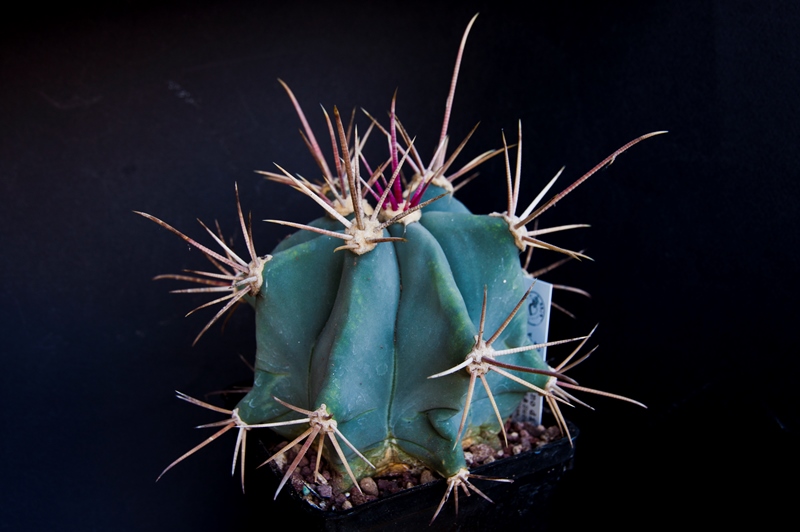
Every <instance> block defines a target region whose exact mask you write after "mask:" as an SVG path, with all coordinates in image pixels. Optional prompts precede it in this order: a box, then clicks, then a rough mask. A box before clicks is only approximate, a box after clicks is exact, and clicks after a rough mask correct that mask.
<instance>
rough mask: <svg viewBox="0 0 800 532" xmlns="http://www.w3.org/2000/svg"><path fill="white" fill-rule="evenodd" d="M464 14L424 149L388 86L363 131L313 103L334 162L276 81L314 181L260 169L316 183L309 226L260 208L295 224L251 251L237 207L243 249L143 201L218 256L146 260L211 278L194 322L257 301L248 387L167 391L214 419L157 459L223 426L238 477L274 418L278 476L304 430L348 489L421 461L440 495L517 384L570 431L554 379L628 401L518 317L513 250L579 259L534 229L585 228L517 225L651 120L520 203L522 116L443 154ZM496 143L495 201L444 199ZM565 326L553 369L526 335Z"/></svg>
mask: <svg viewBox="0 0 800 532" xmlns="http://www.w3.org/2000/svg"><path fill="white" fill-rule="evenodd" d="M474 20H475V19H474V18H473V20H472V21H471V22H470V25H469V26H468V27H467V30H466V32H465V34H464V37H463V39H462V42H461V46H460V48H459V52H458V57H457V60H456V68H455V71H454V74H453V82H452V84H451V90H450V93H449V96H448V99H447V103H446V110H445V120H444V124H443V127H442V133H441V137H440V140H439V143H438V145H437V146H435V149H434V151H433V156H432V159H431V162H430V163H429V164H427V165H426V164H425V163H424V162H423V160H422V158H421V156H420V153H419V152H418V151H417V148H416V147H415V146H414V143H413V140H412V139H411V138H410V137H409V135H408V133H407V132H406V131H405V129H403V127H402V125H401V124H400V122H399V120H398V119H397V116H396V114H395V101H394V99H393V100H392V103H391V112H390V114H389V124H388V125H387V126H383V125H381V124H380V123H379V122H378V121H377V120H375V119H373V118H372V117H371V116H369V115H367V118H368V119H369V121H370V122H369V130H368V131H367V133H366V134H365V135H364V136H359V133H358V129H357V128H356V129H355V132H353V129H352V124H351V127H348V128H347V131H346V130H345V126H344V124H343V123H342V120H341V117H340V116H339V113H338V110H336V109H335V108H334V112H333V115H334V116H333V119H331V118H330V116H329V115H328V114H327V113H325V118H326V120H327V123H328V133H329V136H330V141H331V143H330V145H331V146H332V152H333V154H332V163H333V164H332V165H329V164H328V161H327V160H326V156H325V155H324V154H323V151H322V149H321V148H320V146H319V143H318V142H317V140H316V138H315V136H314V134H313V132H312V130H311V128H310V127H309V126H308V123H307V121H306V119H305V116H304V115H303V112H302V110H301V108H300V105H299V104H298V102H297V100H296V99H295V97H294V95H293V94H292V92H291V90H289V88H288V86H287V85H285V84H284V83H283V82H281V84H282V85H283V87H284V88H285V90H286V91H287V93H288V95H289V97H290V99H291V100H292V103H293V105H294V106H295V109H296V111H297V113H298V115H299V117H300V119H301V122H302V123H303V128H304V129H303V136H304V140H305V141H306V143H307V145H308V146H309V149H310V151H311V153H312V156H313V157H314V159H315V161H316V163H317V166H318V167H319V169H320V171H321V174H322V180H321V181H319V182H312V181H309V180H307V179H305V178H303V177H300V176H294V175H293V174H291V173H289V172H287V171H286V170H283V168H281V167H278V170H279V171H278V172H260V173H262V174H264V175H266V176H267V177H268V178H269V179H271V180H273V181H277V182H280V183H283V184H285V185H288V186H290V187H292V188H294V189H296V190H297V191H299V192H301V193H303V194H305V195H307V196H309V197H310V198H312V199H313V200H314V201H316V202H317V203H318V204H319V205H320V206H321V207H322V208H323V210H324V213H323V214H322V216H321V217H320V218H318V219H316V220H314V221H312V222H310V223H308V224H300V223H296V222H289V221H277V220H267V221H269V222H274V223H279V224H282V225H286V226H289V227H292V228H295V229H297V231H296V232H295V233H293V234H291V235H290V236H288V237H287V238H285V239H284V240H283V241H282V242H281V243H280V244H279V245H278V246H277V247H276V248H275V249H274V250H273V251H272V252H271V253H270V254H269V255H266V256H259V255H257V253H256V251H255V247H254V245H253V241H252V230H251V227H250V224H249V223H246V222H245V217H244V216H243V214H242V211H241V207H239V212H238V214H239V221H240V224H241V228H242V231H243V233H244V236H245V242H246V244H247V251H248V253H249V255H250V260H249V261H248V260H245V259H242V258H241V257H240V256H239V255H237V254H236V253H235V252H234V251H233V250H232V249H230V248H229V247H227V246H226V245H225V243H224V239H223V238H222V236H221V235H218V234H215V233H214V232H212V231H210V230H208V228H207V227H206V230H207V231H208V232H209V233H210V234H211V236H212V238H213V239H214V240H215V241H216V245H218V246H220V247H221V248H222V251H221V252H215V251H212V250H211V249H210V248H208V247H205V246H203V245H202V244H200V243H198V242H197V241H195V240H193V239H192V238H190V237H188V236H185V235H184V234H183V233H181V232H180V231H178V230H177V229H174V228H173V227H171V226H169V225H168V224H167V223H165V222H162V221H161V220H159V219H157V218H155V217H153V216H151V215H148V214H144V213H139V214H142V215H143V216H145V217H147V218H149V219H151V220H153V221H155V222H156V223H158V224H160V225H162V226H163V227H165V228H167V229H169V230H170V231H172V232H173V233H175V234H177V235H178V236H180V237H181V238H183V239H184V240H186V241H187V242H189V243H190V244H192V245H194V246H196V247H198V248H199V249H201V250H202V251H203V252H204V253H206V254H207V255H208V256H209V258H210V259H211V260H212V262H213V263H214V265H215V266H216V267H217V270H218V271H215V272H192V273H193V274H194V275H163V276H159V278H168V279H174V280H181V281H190V282H196V283H199V284H201V285H202V287H200V288H189V289H183V290H177V292H216V293H220V292H221V293H223V295H222V297H219V298H217V299H214V301H212V302H210V303H207V304H205V305H203V306H202V307H205V306H209V305H210V304H211V303H216V302H219V303H222V304H223V305H222V308H221V309H219V311H218V312H217V313H216V315H215V316H214V317H213V318H212V319H211V321H210V322H209V324H208V325H207V326H206V327H205V328H204V329H203V330H202V331H201V333H200V335H202V334H203V332H205V331H206V330H207V329H208V328H209V326H210V325H211V324H212V323H213V322H214V321H216V320H217V319H218V318H219V317H220V316H222V315H223V314H224V313H225V312H226V311H227V310H228V309H230V308H231V307H232V305H233V304H234V303H235V302H237V301H240V300H245V301H247V302H248V303H249V304H251V305H252V306H253V308H254V309H255V322H256V329H255V330H256V340H257V352H256V360H255V376H254V379H253V385H252V388H251V389H250V391H249V392H248V393H247V394H246V395H245V396H244V397H243V398H242V399H241V401H239V403H238V405H237V406H236V408H235V409H233V410H227V409H223V408H220V407H216V406H212V405H210V404H208V403H204V402H202V401H199V400H197V399H193V398H191V397H189V396H187V395H184V394H182V393H179V397H180V398H181V399H184V400H187V401H189V402H192V403H194V404H197V405H199V406H203V407H205V408H208V409H211V410H214V411H216V412H220V413H223V414H225V415H226V418H225V419H223V420H222V421H218V422H215V423H211V424H210V426H214V427H219V430H218V431H217V433H216V434H214V436H212V437H210V438H209V439H207V440H206V441H205V442H204V443H202V444H200V445H198V446H197V447H195V448H194V449H192V450H191V451H189V452H188V453H186V454H185V455H183V456H182V457H180V458H179V459H178V460H176V461H175V462H173V463H172V464H171V465H170V466H169V467H168V468H167V469H170V468H172V467H173V466H174V465H175V464H177V463H178V462H180V461H181V460H183V459H184V458H186V457H187V456H189V455H190V454H192V453H193V452H195V451H197V450H198V449H200V448H201V447H203V446H204V445H206V444H207V443H208V442H210V441H212V440H213V439H215V438H216V437H218V436H219V435H221V434H223V433H224V432H226V431H228V430H230V429H236V430H237V432H238V440H237V444H236V448H235V449H236V450H235V454H234V467H235V466H236V461H237V456H239V457H240V460H241V470H242V486H243V487H244V469H245V468H244V465H245V464H244V455H245V448H246V440H247V433H248V432H249V431H251V430H260V429H267V428H269V429H272V430H274V431H276V432H278V433H279V434H280V435H281V436H283V437H285V438H286V440H287V441H288V442H289V443H288V444H287V445H286V446H285V447H284V448H283V449H281V450H279V451H278V452H277V453H276V454H275V455H274V456H273V457H272V458H270V460H273V459H274V458H275V457H276V456H279V455H281V454H282V453H284V452H285V451H286V450H288V449H289V448H291V447H295V446H299V451H298V454H297V459H295V460H294V462H293V463H292V464H290V465H288V467H287V468H286V469H287V472H286V476H285V477H284V479H283V482H282V483H281V486H280V487H279V489H278V490H279V491H280V489H281V488H282V487H283V485H284V484H285V483H286V481H287V480H288V478H289V476H290V475H291V473H292V471H293V470H294V469H296V467H297V465H298V463H299V461H300V459H301V457H302V456H303V455H305V454H306V451H308V450H309V449H310V448H312V446H313V451H312V454H316V455H317V458H316V460H317V468H319V462H320V460H321V459H322V458H324V459H325V460H326V461H327V462H328V463H329V465H330V466H331V467H332V468H333V469H335V470H337V471H338V472H339V473H340V477H341V480H342V484H344V485H345V486H352V487H353V488H354V489H360V488H359V486H358V480H359V479H361V478H363V477H364V476H373V475H376V474H380V473H381V472H385V471H390V470H395V471H396V470H397V469H398V468H404V467H406V468H407V467H417V466H424V467H426V468H428V469H430V470H432V471H435V472H436V473H438V474H439V475H441V476H442V477H443V478H445V479H447V480H448V484H447V485H448V488H447V493H446V495H445V497H444V498H443V501H442V502H444V500H445V499H446V498H447V496H449V494H450V492H451V491H452V490H453V489H455V490H456V493H457V492H458V488H461V489H472V490H473V491H476V492H477V493H479V494H480V491H479V490H477V488H475V487H474V486H473V485H472V484H471V483H470V482H469V481H468V480H467V479H468V477H470V474H469V472H468V468H467V465H466V463H465V459H464V452H463V447H464V446H465V445H467V444H468V443H470V442H475V441H482V440H486V439H491V438H495V439H496V438H497V436H498V435H501V433H502V437H505V433H504V432H503V422H504V420H505V419H506V418H507V417H508V416H509V415H510V414H511V413H512V412H513V411H514V409H515V408H516V407H517V405H518V404H519V403H520V401H521V400H522V398H523V396H524V394H526V393H529V392H531V391H534V392H536V393H539V394H541V395H542V396H544V398H545V399H546V400H547V402H548V403H549V404H550V406H551V410H553V413H554V414H555V416H556V421H557V423H558V424H559V426H560V427H561V428H562V431H563V432H565V433H568V431H567V429H566V423H565V421H564V418H563V417H562V416H561V414H560V412H559V409H558V402H562V403H568V404H569V403H573V402H576V401H577V399H575V398H574V397H573V396H572V395H571V394H570V393H568V392H567V391H566V390H567V389H578V390H581V391H588V392H592V393H601V394H603V395H606V396H611V397H614V398H618V399H623V400H627V401H630V402H634V403H636V402H635V401H631V400H629V399H627V398H624V397H621V396H616V395H613V394H608V393H605V392H598V391H597V390H592V389H587V388H584V387H579V386H577V383H576V382H575V381H574V380H572V379H570V378H569V377H566V376H565V375H564V373H563V372H564V371H566V369H569V366H568V365H567V364H568V363H569V361H570V360H571V359H572V358H573V357H574V356H575V355H576V353H577V352H578V350H579V349H581V348H582V347H583V345H584V344H585V343H586V341H587V338H588V336H586V337H581V338H574V339H570V340H563V341H561V342H550V343H548V344H538V345H531V343H530V341H529V339H528V337H527V335H526V330H527V329H526V320H525V318H524V316H523V314H522V313H519V312H517V311H518V310H519V308H520V307H521V306H522V304H523V302H524V301H525V298H526V297H527V292H526V289H527V290H529V288H528V287H529V286H530V284H531V283H530V280H529V278H530V274H529V273H528V272H527V271H526V267H527V261H526V260H525V259H526V256H527V259H529V258H530V254H529V252H530V251H531V250H532V249H533V248H543V249H549V250H553V251H556V252H560V253H564V254H566V255H568V256H569V257H572V258H583V257H585V256H584V255H582V254H581V253H578V252H574V251H569V250H565V249H562V248H559V247H557V246H555V245H552V244H549V243H546V242H544V241H542V240H540V239H539V236H540V235H543V234H546V233H550V232H555V231H560V230H566V229H573V228H576V227H581V226H578V225H570V226H561V227H555V228H548V229H534V230H528V229H527V228H526V226H527V225H530V224H531V222H532V221H533V220H534V219H536V218H537V217H538V216H539V215H540V214H541V213H542V212H544V211H545V210H546V209H547V208H549V207H550V206H552V205H554V204H555V203H556V202H557V201H559V200H560V199H561V198H562V197H563V196H564V195H565V194H566V193H568V192H570V191H571V190H572V189H574V188H575V186H577V185H578V184H579V183H580V182H582V181H583V180H584V179H586V178H588V177H589V176H590V175H592V174H593V173H594V172H596V171H597V170H598V169H600V168H602V167H604V166H606V165H608V164H610V162H612V161H613V160H614V158H615V157H616V156H618V155H619V154H620V153H622V152H623V151H625V150H626V149H628V148H629V147H630V146H632V145H633V144H635V143H636V142H638V141H640V140H642V139H644V138H646V137H648V136H651V135H653V134H654V133H653V134H650V135H644V136H643V137H640V138H638V139H636V140H634V141H632V142H630V143H628V144H626V145H625V146H623V147H622V148H620V149H619V150H617V151H616V152H614V153H613V154H612V155H610V156H609V157H608V158H607V159H605V160H604V161H602V162H601V163H600V164H598V165H597V166H596V167H595V168H593V169H592V170H590V171H589V172H588V173H587V174H585V175H584V176H583V177H581V178H580V179H578V180H577V181H576V182H574V183H573V184H572V185H571V186H569V187H567V189H565V190H564V191H563V192H562V193H560V194H556V195H555V196H553V197H552V198H551V199H549V200H547V201H543V198H544V196H545V195H546V194H547V192H548V191H549V189H550V187H551V186H552V185H553V183H554V182H555V180H556V178H557V177H558V176H556V178H553V179H552V180H551V181H550V183H548V184H547V186H546V187H545V188H544V190H543V191H542V192H541V193H540V194H539V195H538V197H537V198H536V199H535V200H534V201H533V202H532V203H531V204H530V205H529V206H528V207H527V208H526V209H524V211H523V212H521V213H520V214H519V215H518V214H517V201H518V198H519V191H520V181H521V179H520V174H521V157H520V155H519V154H520V153H521V147H522V128H521V125H520V127H519V132H518V138H517V139H516V140H517V143H516V152H517V155H516V161H515V164H514V165H512V164H511V161H510V157H509V152H510V149H509V146H508V145H507V143H506V139H505V138H504V137H503V139H502V140H503V148H499V149H496V150H491V151H487V152H484V153H483V154H482V155H480V156H478V157H476V158H474V159H472V160H471V161H470V162H469V163H467V164H466V165H464V166H462V167H461V168H460V169H457V170H453V168H454V165H453V162H454V160H455V159H456V157H457V156H458V155H459V154H460V152H461V151H462V149H463V148H464V145H465V144H466V139H465V140H464V141H463V142H462V143H461V144H460V145H459V146H458V147H457V148H456V149H455V150H454V151H453V152H452V153H449V154H448V153H447V152H448V136H447V122H448V117H449V114H450V109H451V107H452V103H453V96H454V92H455V86H456V79H457V75H458V65H459V64H460V60H461V55H462V53H463V50H464V45H465V42H466V38H467V34H468V33H469V29H470V27H471V26H472V23H473V22H474ZM370 134H371V135H372V136H373V137H374V136H377V137H380V138H379V139H378V141H379V142H384V143H385V144H386V145H387V146H388V147H389V153H388V155H387V156H386V158H385V160H381V161H376V162H372V163H370V162H368V161H366V159H365V158H364V157H363V156H362V154H361V149H362V146H363V144H364V143H365V142H366V140H367V137H369V136H370ZM467 138H469V137H467ZM495 155H504V156H505V160H506V176H505V186H506V187H507V189H508V205H507V210H506V211H505V212H503V213H493V214H487V215H483V214H473V213H472V212H470V211H469V209H467V208H466V207H465V206H464V205H463V204H462V203H461V202H460V201H458V200H457V199H456V198H455V197H454V195H453V194H454V191H456V190H457V188H458V187H457V186H456V183H458V184H461V183H463V181H464V180H463V179H462V181H458V180H459V179H461V178H463V177H464V176H466V174H467V173H469V172H470V171H471V170H472V169H474V168H475V167H476V166H478V165H479V164H481V163H482V162H484V161H485V160H487V159H489V158H491V157H494V156H495ZM512 166H513V167H514V168H515V172H513V173H514V175H513V176H512ZM559 175H560V172H559ZM237 205H238V190H237ZM204 227H205V226H204ZM526 251H527V252H528V253H527V254H526V253H525V252H526ZM521 261H525V266H524V267H523V265H522V264H521ZM202 307H201V308H202ZM198 338H199V336H198ZM570 341H575V342H576V344H577V345H578V347H577V349H575V350H574V351H573V352H572V354H571V355H569V356H568V357H567V360H565V361H564V362H562V363H561V364H560V365H559V366H557V367H550V366H549V365H548V364H547V363H546V362H545V361H544V360H543V359H542V357H541V355H540V352H539V351H537V349H539V348H541V347H543V346H546V345H554V344H557V343H563V342H570ZM572 365H574V363H573V364H572ZM478 381H480V384H478ZM577 402H579V401H577ZM636 404H639V403H636ZM315 442H316V443H315ZM268 461H269V460H268ZM165 471H166V470H165ZM162 474H163V473H162ZM481 495H482V494H481ZM276 496H277V493H276ZM440 509H441V506H440ZM437 513H438V512H437Z"/></svg>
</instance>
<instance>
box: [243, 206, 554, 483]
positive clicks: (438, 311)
mask: <svg viewBox="0 0 800 532" xmlns="http://www.w3.org/2000/svg"><path fill="white" fill-rule="evenodd" d="M444 203H446V202H442V204H444ZM453 203H455V204H456V205H457V207H454V208H453V209H449V210H439V211H433V210H427V209H428V208H427V207H426V208H424V209H423V214H422V217H421V220H420V221H419V222H417V223H412V224H409V225H408V226H402V225H400V224H397V225H393V226H391V227H390V228H389V233H390V234H391V235H392V236H395V237H404V238H405V239H406V241H405V242H398V243H394V242H387V243H383V244H380V245H378V246H377V247H376V248H375V249H374V250H373V251H372V252H370V253H367V254H365V255H361V256H358V255H355V254H352V253H344V252H339V253H333V251H332V250H333V249H334V248H335V247H337V246H338V245H339V244H340V242H339V241H338V240H337V239H335V238H333V237H330V236H325V235H316V236H314V237H312V238H311V239H309V240H305V241H303V242H300V243H297V244H294V245H292V243H288V244H287V243H284V244H282V245H281V247H280V249H279V250H276V251H275V252H273V254H272V259H271V260H270V261H268V262H267V263H266V264H265V266H264V283H263V285H262V287H261V291H260V293H259V297H257V298H256V301H255V311H256V331H257V333H256V334H257V341H258V350H257V354H256V377H255V382H254V386H253V389H252V390H251V391H250V393H249V394H248V395H247V396H245V397H244V398H243V399H242V400H241V402H240V403H239V404H238V411H239V416H240V417H241V419H242V420H243V421H244V422H246V423H247V424H248V425H259V424H265V423H273V422H276V421H283V420H286V419H290V418H292V417H293V413H292V412H291V411H290V410H288V409H286V408H285V407H283V406H282V405H280V404H279V403H277V402H276V401H275V400H274V399H273V397H278V398H281V399H283V400H285V401H286V402H288V403H291V404H294V405H295V406H299V407H301V408H305V409H308V410H314V409H316V408H318V407H319V405H320V404H323V403H324V404H326V405H327V407H328V410H329V412H330V413H331V414H333V417H334V419H336V420H337V421H338V424H339V429H340V430H341V431H342V433H344V434H345V435H346V436H347V438H348V439H349V440H350V441H351V442H352V443H353V445H354V446H355V447H357V448H358V449H359V450H360V451H361V452H362V453H364V454H365V455H366V456H367V458H369V459H370V461H371V462H372V463H373V464H375V466H376V467H377V468H378V469H379V470H380V469H382V468H386V467H389V466H390V465H392V461H393V460H397V458H396V457H397V456H400V457H403V459H405V460H408V459H412V460H415V461H417V462H419V463H422V464H424V465H426V466H427V467H429V468H430V469H432V470H435V471H437V472H438V473H440V474H441V475H442V476H445V477H449V476H452V475H453V474H455V473H456V472H457V471H458V470H459V469H461V468H463V467H465V463H464V454H463V451H462V450H461V448H460V446H455V447H454V443H455V437H456V433H457V430H458V425H459V420H460V418H461V412H462V409H463V407H464V397H465V395H466V393H467V385H468V383H469V376H468V375H467V374H466V373H463V374H462V373H458V374H454V375H451V376H449V377H448V378H442V379H428V377H429V376H430V375H432V374H434V373H438V372H441V371H444V370H446V369H448V368H450V367H452V366H455V365H457V364H459V363H461V362H463V360H464V356H465V355H466V354H467V353H468V352H469V351H470V350H471V349H472V347H473V345H474V344H475V336H476V335H477V333H478V325H479V320H480V315H481V302H482V296H483V289H484V286H486V287H487V289H488V292H489V293H490V294H492V299H491V305H490V308H489V309H488V312H487V317H486V324H487V330H491V331H493V330H494V329H496V328H497V327H498V326H499V325H500V324H501V323H502V322H503V321H504V320H505V318H506V317H507V316H508V314H509V312H510V311H511V310H512V309H513V308H514V305H515V304H516V303H517V301H518V300H519V299H520V297H522V295H523V294H524V293H525V284H524V281H523V275H524V272H523V270H522V268H521V266H520V260H519V250H518V249H517V247H516V246H515V244H514V239H513V237H512V235H511V233H510V232H509V230H508V226H507V224H506V223H505V222H504V221H503V220H502V219H501V218H497V217H490V216H479V215H473V214H469V213H468V212H464V210H465V209H464V208H463V206H461V204H460V203H456V202H455V201H454V202H453ZM437 206H438V207H440V208H441V205H439V204H437ZM453 211H455V212H453ZM324 222H325V221H324V220H320V221H319V222H318V223H319V224H323V223H324ZM309 279H314V282H313V283H309V282H308V280H309ZM497 342H498V344H499V345H502V346H503V348H512V347H519V346H522V345H528V344H529V343H526V335H525V321H524V319H523V317H522V315H521V314H520V315H518V316H516V317H515V319H514V320H513V323H512V324H511V325H510V326H508V327H507V328H506V330H505V331H504V333H503V334H502V335H501V337H500V338H499V339H498V341H497ZM504 361H506V360H504ZM507 362H509V363H512V364H518V365H526V366H533V367H540V368H542V369H546V367H545V366H543V363H542V361H541V360H540V359H539V358H538V356H537V355H536V352H535V351H529V352H527V353H520V354H517V355H513V358H510V359H509V360H507ZM488 378H489V379H490V384H491V389H492V390H493V392H494V394H495V399H496V401H497V403H498V407H499V408H500V412H501V415H502V416H503V417H507V416H508V415H510V414H511V412H512V411H513V410H514V408H515V407H516V406H517V405H518V404H519V402H520V400H521V398H522V395H523V394H524V393H526V392H527V391H528V390H527V389H526V388H525V387H524V386H522V385H520V384H517V383H513V382H509V381H507V380H506V379H503V378H501V377H500V376H499V375H497V376H494V375H490V376H489V377H488ZM527 379H528V380H530V381H531V382H532V383H533V384H534V385H537V386H539V387H540V388H542V387H544V386H545V385H546V380H547V377H546V376H542V375H530V376H528V377H527ZM282 416H283V417H282ZM294 417H296V416H294ZM469 427H470V429H468V430H467V432H466V434H467V435H470V434H472V433H474V432H477V431H478V430H480V429H481V428H483V427H490V430H492V432H494V433H498V432H499V431H500V426H499V425H498V422H497V420H496V416H495V413H494V410H493V409H492V407H491V405H489V404H488V400H487V398H486V395H485V392H484V391H483V390H478V391H477V393H476V396H475V398H474V400H473V406H472V411H471V416H470V424H469ZM279 430H280V429H279ZM281 432H282V434H284V435H285V436H287V437H290V436H291V437H293V436H296V435H297V434H298V433H299V432H300V431H299V430H297V429H295V430H286V429H284V430H283V431H281ZM347 458H348V461H349V462H351V466H352V465H354V464H355V467H356V476H357V477H360V476H362V475H364V474H372V473H373V472H372V471H371V468H369V466H368V465H367V464H365V463H363V461H360V460H358V459H357V458H356V457H355V456H354V453H352V451H351V452H349V453H347ZM334 463H336V461H335V460H334ZM338 467H339V468H341V467H342V466H341V464H338ZM342 472H343V471H342Z"/></svg>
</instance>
